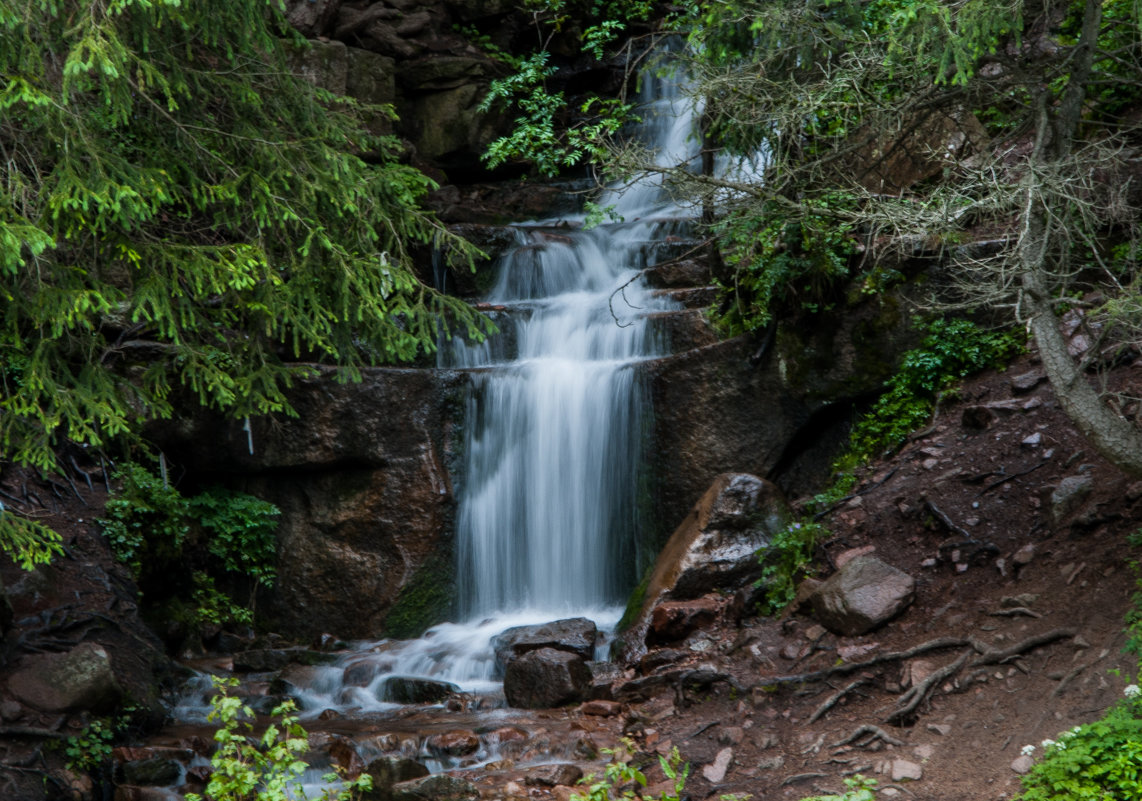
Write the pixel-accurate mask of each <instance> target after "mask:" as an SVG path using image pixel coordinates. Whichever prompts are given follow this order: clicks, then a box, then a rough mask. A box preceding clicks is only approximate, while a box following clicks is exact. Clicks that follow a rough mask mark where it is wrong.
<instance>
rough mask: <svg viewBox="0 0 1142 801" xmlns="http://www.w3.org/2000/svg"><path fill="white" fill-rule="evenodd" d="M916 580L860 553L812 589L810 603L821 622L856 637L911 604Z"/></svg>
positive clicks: (827, 626) (884, 621)
mask: <svg viewBox="0 0 1142 801" xmlns="http://www.w3.org/2000/svg"><path fill="white" fill-rule="evenodd" d="M915 595H916V581H915V579H913V578H912V577H911V576H909V575H908V574H907V573H905V572H904V571H902V570H898V569H896V568H895V567H892V566H891V565H888V564H885V563H884V562H882V561H880V560H879V559H877V558H876V557H874V556H868V555H865V556H858V557H856V558H855V559H853V560H852V561H850V562H848V563H846V564H845V566H844V567H842V568H841V569H840V570H838V571H837V572H836V573H834V574H833V575H832V576H830V577H829V578H828V579H826V580H825V581H823V582H821V585H820V586H819V587H817V589H816V590H815V591H814V592H813V594H812V595H811V596H810V597H809V603H810V605H811V606H812V608H813V613H814V616H815V617H816V618H817V620H818V621H820V623H821V625H823V626H824V627H825V628H827V629H828V630H829V631H831V632H833V633H834V634H839V635H841V636H845V637H855V636H857V635H860V634H865V633H867V632H870V631H872V630H873V629H875V628H877V627H879V626H881V625H882V624H884V623H886V622H888V621H889V620H891V619H892V618H894V617H896V616H897V615H898V614H900V613H901V612H902V611H904V609H905V608H906V607H907V606H908V605H909V604H910V603H912V601H913V599H914V598H915Z"/></svg>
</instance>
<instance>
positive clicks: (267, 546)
mask: <svg viewBox="0 0 1142 801" xmlns="http://www.w3.org/2000/svg"><path fill="white" fill-rule="evenodd" d="M115 478H116V479H117V480H118V481H119V483H120V489H119V491H118V492H117V493H116V495H115V496H114V497H113V498H111V499H110V500H109V501H108V502H107V513H106V517H105V518H104V519H102V520H100V521H99V522H100V524H101V525H102V527H103V532H104V534H106V535H107V538H108V542H109V543H110V545H111V549H112V551H113V553H114V554H115V556H116V558H118V559H119V560H120V561H121V562H123V563H124V564H126V565H127V566H128V567H130V569H131V572H132V574H133V575H134V576H135V579H136V580H137V581H138V582H139V586H140V590H141V592H142V594H143V596H144V597H145V598H146V599H147V600H148V601H151V602H154V603H155V604H156V605H157V604H158V603H160V602H162V601H164V600H167V599H171V598H181V599H184V600H185V599H188V598H189V600H190V604H189V607H190V611H189V612H188V613H187V614H186V615H185V616H183V617H182V620H183V621H184V622H189V623H191V624H193V625H195V626H202V625H206V624H212V625H226V624H229V623H237V624H242V625H249V624H250V623H252V622H253V609H254V607H255V600H256V597H257V590H258V588H259V587H271V586H273V583H274V580H275V579H276V577H277V574H276V570H275V566H274V564H275V560H276V556H277V550H276V539H275V536H274V534H275V531H276V529H277V518H278V516H279V515H280V510H279V509H278V508H277V507H276V506H274V505H273V504H272V503H269V502H267V501H263V500H261V499H259V498H255V497H254V496H252V495H247V494H245V493H241V492H233V491H231V490H227V489H222V488H220V487H214V488H210V489H207V490H205V491H204V492H202V493H200V494H198V495H195V496H192V497H190V498H187V497H184V496H183V495H182V493H180V492H179V491H178V489H176V488H175V487H174V486H171V485H169V484H166V483H164V482H163V480H162V479H160V478H159V477H158V476H156V475H154V474H153V473H151V472H150V471H149V470H148V469H147V468H145V467H143V466H142V465H139V464H135V463H127V464H124V465H123V466H122V467H120V468H119V470H118V471H117V472H116V473H115ZM187 568H190V570H189V571H188V570H187ZM172 576H175V577H176V578H175V579H173V580H172ZM187 577H189V578H190V579H191V581H190V582H187V581H186V578H187ZM221 578H226V579H227V580H229V581H230V582H231V583H234V582H238V583H239V584H242V583H244V582H249V589H250V594H249V602H248V604H247V608H245V609H244V608H243V607H242V606H240V605H239V604H236V603H235V602H234V601H233V599H232V598H231V597H230V596H229V595H227V594H226V593H225V592H223V591H221V590H220V589H219V588H218V586H217V584H216V581H217V580H219V579H221Z"/></svg>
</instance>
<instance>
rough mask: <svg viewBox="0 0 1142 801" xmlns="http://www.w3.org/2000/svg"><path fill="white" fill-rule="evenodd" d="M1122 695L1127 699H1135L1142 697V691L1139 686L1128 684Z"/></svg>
mask: <svg viewBox="0 0 1142 801" xmlns="http://www.w3.org/2000/svg"><path fill="white" fill-rule="evenodd" d="M1122 694H1123V695H1125V696H1126V697H1127V698H1135V697H1137V696H1139V695H1142V689H1139V688H1138V685H1137V684H1127V685H1126V688H1125V689H1124V690H1123V691H1122Z"/></svg>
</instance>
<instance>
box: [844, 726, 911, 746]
mask: <svg viewBox="0 0 1142 801" xmlns="http://www.w3.org/2000/svg"><path fill="white" fill-rule="evenodd" d="M866 735H867V736H868V739H867V740H865V741H864V742H863V743H859V744H858V743H857V740H860V739H861V738H862V737H865V736H866ZM873 740H880V741H881V742H883V743H885V744H886V745H895V746H902V745H904V741H903V740H897V739H896V738H895V737H893V736H892V735H891V734H889V733H888V732H886V731H885V730H884V729H882V728H880V727H879V726H874V725H872V724H871V723H866V724H864V725H863V726H859V727H858V728H857V730H856V731H854V732H853V733H852V734H850V735H849V736H848V737H846V738H845V739H843V740H837V741H836V742H835V743H833V744H832V745H830V746H829V748H840V747H841V746H842V745H850V744H851V745H859V747H864V746H866V745H868V744H869V743H871V742H872V741H873Z"/></svg>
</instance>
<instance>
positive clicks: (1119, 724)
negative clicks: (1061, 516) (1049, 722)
mask: <svg viewBox="0 0 1142 801" xmlns="http://www.w3.org/2000/svg"><path fill="white" fill-rule="evenodd" d="M1127 542H1128V543H1129V544H1130V545H1131V546H1133V547H1134V548H1138V547H1140V546H1142V529H1140V530H1138V531H1136V532H1134V533H1133V534H1131V535H1130V536H1129V537H1128V538H1127ZM1131 566H1132V567H1133V569H1134V571H1135V574H1136V575H1139V574H1140V573H1142V571H1140V570H1139V563H1138V561H1137V560H1134V561H1132V562H1131ZM1131 601H1132V603H1131V608H1130V610H1129V611H1128V612H1127V614H1126V634H1127V641H1126V646H1125V650H1126V651H1127V652H1128V653H1131V654H1133V655H1134V657H1135V658H1137V659H1139V660H1140V665H1139V667H1140V672H1139V678H1138V679H1137V681H1142V576H1140V577H1139V578H1137V579H1136V580H1135V592H1134V595H1133V596H1132V599H1131ZM1039 747H1040V748H1041V749H1042V752H1043V756H1042V758H1041V759H1040V761H1039V762H1038V763H1037V764H1035V766H1034V767H1032V768H1031V771H1030V772H1029V773H1028V774H1027V775H1026V776H1024V777H1023V794H1022V795H1020V796H1019V797H1018V801H1110V800H1111V799H1127V798H1142V689H1139V687H1138V684H1137V683H1136V684H1131V685H1129V686H1127V687H1126V689H1125V691H1124V693H1123V698H1121V699H1120V700H1119V701H1118V703H1116V704H1114V706H1112V707H1111V708H1110V709H1109V710H1108V711H1107V713H1106V715H1105V716H1104V717H1103V718H1102V719H1101V720H1096V721H1094V722H1092V723H1085V724H1083V725H1081V726H1075V727H1074V728H1072V729H1069V730H1068V731H1065V732H1062V733H1060V734H1058V735H1056V738H1055V739H1053V740H1043V741H1042V742H1041V743H1040V744H1039ZM1036 750H1037V749H1036V747H1035V746H1034V745H1026V746H1024V747H1023V753H1024V754H1027V755H1032V754H1034V753H1035V751H1036Z"/></svg>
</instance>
